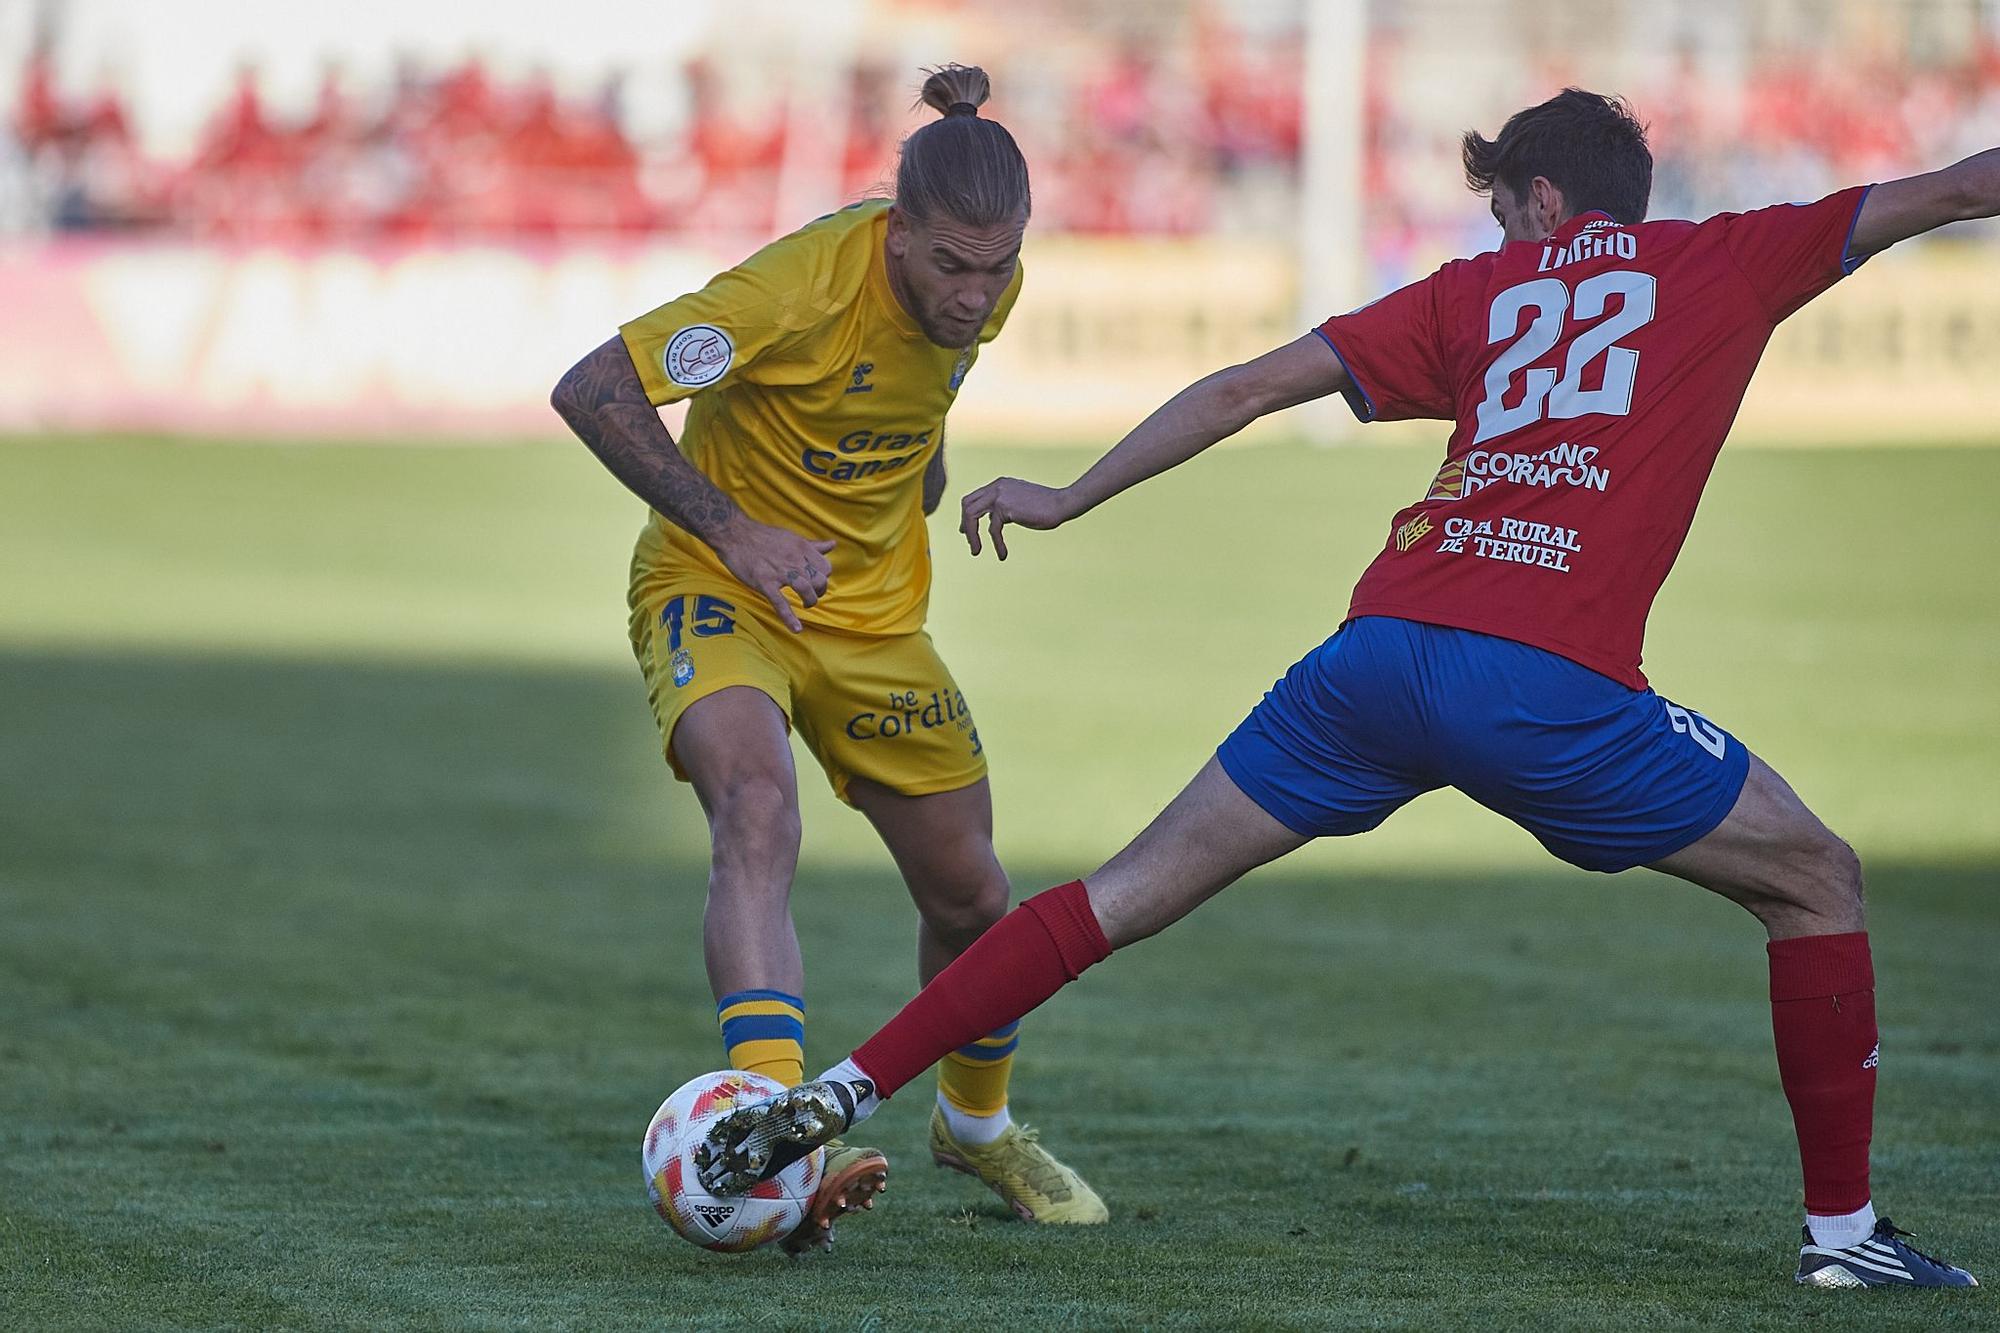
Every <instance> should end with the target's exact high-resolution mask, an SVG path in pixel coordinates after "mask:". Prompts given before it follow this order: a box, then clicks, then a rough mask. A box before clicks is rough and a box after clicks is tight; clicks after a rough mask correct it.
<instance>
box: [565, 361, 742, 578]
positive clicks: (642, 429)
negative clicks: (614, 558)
mask: <svg viewBox="0 0 2000 1333" xmlns="http://www.w3.org/2000/svg"><path fill="white" fill-rule="evenodd" d="M549 403H550V405H551V406H553V407H554V408H555V410H556V411H557V412H558V413H559V414H560V415H561V416H562V419H563V420H564V421H566V422H568V423H569V428H570V429H571V430H573V431H575V432H576V434H577V438H578V439H580V440H582V441H583V442H584V443H585V444H587V445H589V446H590V451H591V452H592V453H594V454H596V455H597V457H598V460H599V461H600V462H602V463H603V464H604V466H605V467H606V468H608V469H609V470H610V472H611V475H612V476H614V477H616V478H618V480H619V481H621V482H623V483H625V487H626V489H627V490H629V491H631V492H632V493H633V494H634V495H636V496H638V497H639V498H640V499H641V500H644V501H645V502H646V503H647V504H649V505H651V506H652V507H653V508H655V509H657V510H659V511H660V512H661V513H662V514H665V515H666V516H667V517H668V518H670V519H672V520H673V521H674V522H675V523H677V524H679V525H680V526H681V527H683V528H685V529H687V530H688V531H689V532H691V533H693V534H694V535H695V536H697V537H699V538H701V539H702V540H703V541H706V542H708V543H709V544H711V545H713V544H714V542H715V539H716V537H718V536H719V535H720V534H721V533H722V531H723V530H724V529H725V528H727V527H728V526H729V525H730V524H731V523H732V522H734V521H735V519H736V518H737V516H738V515H740V514H741V513H742V511H741V510H739V509H738V508H737V507H736V502H735V501H734V500H731V499H730V498H729V497H728V496H726V495H724V494H723V493H722V492H721V491H719V490H717V489H716V488H715V483H714V482H712V481H710V480H709V479H708V478H707V477H704V476H703V475H702V474H701V472H700V471H699V470H698V469H697V468H696V467H695V465H694V464H692V463H690V462H688V461H687V459H686V457H685V456H683V455H682V453H681V451H680V449H679V448H678V447H677V446H676V445H675V444H674V437H673V436H672V435H670V434H668V433H667V427H666V424H665V423H664V422H662V421H661V420H660V414H659V412H658V411H656V410H655V409H654V407H653V405H652V404H651V403H649V402H647V401H646V389H645V386H644V385H642V384H640V383H639V372H638V371H636V370H634V369H633V368H632V358H631V357H630V356H629V355H628V354H627V353H626V351H625V341H624V339H623V338H619V337H613V338H612V339H611V340H610V341H609V342H607V343H605V344H604V345H603V346H602V347H599V348H598V349H597V350H596V351H594V352H592V353H591V354H590V355H589V356H586V357H584V358H583V360H581V361H579V362H577V363H576V364H575V365H574V366H571V367H570V369H569V373H568V374H566V375H564V376H563V377H562V379H561V380H559V381H558V382H557V383H556V388H555V392H554V393H553V394H551V395H549Z"/></svg>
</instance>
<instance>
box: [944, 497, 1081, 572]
mask: <svg viewBox="0 0 2000 1333" xmlns="http://www.w3.org/2000/svg"><path fill="white" fill-rule="evenodd" d="M959 509H960V513H961V515H962V517H961V518H960V519H959V524H958V530H959V531H960V532H962V533H964V534H965V542H966V545H968V546H970V547H971V548H972V553H973V554H974V555H978V554H979V552H980V542H979V520H980V519H982V518H984V519H985V520H986V527H987V533H988V535H990V536H991V537H992V539H993V553H994V554H995V555H997V556H999V557H1000V558H1001V559H1002V560H1005V559H1006V558H1007V539H1006V538H1005V537H1003V536H1002V535H1001V530H1002V529H1003V528H1005V527H1006V526H1007V525H1008V524H1009V523H1018V524H1019V525H1020V526H1022V527H1024V528H1035V529H1038V530H1039V531H1042V532H1046V531H1048V530H1049V529H1050V528H1054V527H1060V526H1061V525H1062V524H1064V523H1067V522H1069V521H1070V520H1071V519H1073V518H1075V517H1076V506H1075V505H1074V504H1073V503H1072V502H1071V500H1070V496H1069V491H1068V490H1067V489H1060V490H1059V489H1057V488H1056V487H1053V486H1037V485H1036V484H1035V483H1034V482H1032V481H1022V480H1021V479H1020V478H1019V477H1001V478H1000V479H999V480H998V481H989V482H987V483H986V484H985V485H984V486H981V487H980V488H979V489H978V490H976V491H973V492H972V493H971V494H969V495H967V496H966V497H965V499H964V501H963V502H962V503H961V504H960V506H959Z"/></svg>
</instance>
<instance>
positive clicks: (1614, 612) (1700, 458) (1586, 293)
mask: <svg viewBox="0 0 2000 1333" xmlns="http://www.w3.org/2000/svg"><path fill="white" fill-rule="evenodd" d="M1866 194H1867V188H1866V187H1865V186H1857V187H1856V188H1854V189H1851V190H1843V191H1841V192H1840V193H1839V194H1835V195H1829V196H1828V197H1827V198H1825V199H1822V200H1820V201H1819V202H1818V203H1816V204H1780V205H1778V206H1776V207H1773V208H1762V209H1758V210H1757V211H1755V212H1752V213H1724V214H1721V215H1719V216H1716V217H1712V218H1710V219H1709V220H1708V221H1706V222H1701V223H1694V222H1642V223H1639V224H1638V225H1636V226H1630V227H1625V226H1620V225H1619V224H1618V223H1616V222H1613V221H1612V220H1611V219H1610V218H1609V217H1607V216H1605V215H1604V214H1602V213H1586V214H1583V215H1581V216H1579V217H1574V218H1571V219H1569V220H1568V221H1567V222H1565V223H1564V224H1563V225H1562V226H1561V227H1560V228H1559V229H1557V231H1556V233H1555V234H1554V235H1553V236H1551V237H1549V238H1548V239H1547V240H1546V241H1539V242H1534V241H1515V242H1513V243H1511V244H1508V245H1505V246H1503V247H1502V248H1501V249H1500V250H1498V251H1496V252H1494V253H1491V254H1484V255H1480V256H1479V257H1478V258H1476V259H1461V260H1456V261H1454V262H1452V263H1449V264H1446V265H1445V266H1444V267H1443V268H1441V269H1439V270H1438V271H1437V272H1436V273H1433V274H1432V275H1431V276H1430V277H1428V278H1425V279H1423V280H1422V281H1420V282H1415V283H1412V284H1411V285H1409V286H1408V287H1404V288H1402V289H1400V290H1398V291H1395V292H1391V293H1390V294H1389V295H1387V296H1385V297H1383V298H1382V299H1381V300H1379V301H1376V302H1374V303H1373V304H1372V305H1366V306H1363V307H1362V308H1361V309H1359V310H1356V311H1355V312H1353V313H1352V314H1348V315H1340V316H1336V317H1335V318H1333V319H1329V320H1328V321H1327V322H1326V323H1325V324H1322V325H1321V326H1320V327H1319V329H1318V330H1317V331H1318V333H1319V335H1320V336H1321V337H1322V338H1324V339H1326V341H1327V344H1328V346H1330V347H1332V348H1333V350H1334V354H1335V355H1336V356H1338V357H1339V358H1340V360H1341V363H1342V364H1343V365H1344V366H1346V367H1347V372H1348V375H1349V377H1350V378H1351V379H1352V380H1353V387H1352V388H1351V389H1349V390H1348V391H1347V400H1348V403H1349V405H1350V406H1351V407H1352V408H1353V409H1354V413H1355V415H1356V416H1358V417H1360V418H1361V419H1362V420H1363V421H1376V420H1381V421H1397V420H1406V419H1411V418H1432V419H1437V420H1448V421H1454V422H1456V423H1457V426H1456V428H1455V429H1454V430H1453V431H1452V433H1451V440H1450V442H1449V443H1448V444H1447V445H1446V446H1445V461H1444V466H1443V467H1441V468H1439V469H1438V473H1437V477H1436V479H1435V480H1433V481H1432V482H1431V487H1430V492H1429V494H1427V495H1426V496H1425V497H1424V498H1423V499H1422V500H1421V501H1419V502H1418V503H1416V504H1414V505H1411V506H1410V507H1409V508H1407V509H1404V510H1402V511H1401V512H1399V513H1398V514H1397V515H1396V518H1395V521H1394V522H1393V523H1391V524H1390V532H1389V538H1388V541H1387V542H1386V543H1385V544H1384V546H1383V548H1382V553H1381V554H1380V555H1379V556H1377V557H1376V558H1375V562H1374V563H1373V564H1371V565H1370V566H1369V567H1368V570H1367V572H1366V573H1364V574H1363V575H1362V576H1361V582H1360V583H1359V584H1357V585H1356V586H1355V589H1354V600H1353V603H1352V605H1351V606H1350V607H1349V610H1348V615H1349V617H1350V618H1351V617H1354V616H1367V615H1379V616H1397V617H1400V618H1402V619H1405V620H1417V621H1423V622H1425V623H1427V624H1433V625H1450V626H1455V627H1457V628H1460V629H1469V630H1477V631H1479V632H1481V633H1484V634H1493V635H1497V636H1499V637H1501V638H1507V639H1514V640H1517V641H1519V642H1521V643H1527V644H1533V645H1534V646H1536V647H1538V648H1545V649H1547V650H1548V651H1550V652H1553V653H1560V654H1561V655H1562V656H1564V657H1567V658H1569V659H1570V660H1571V661H1574V662H1578V663H1581V664H1582V665H1584V666H1587V667H1589V668H1590V669H1591V670H1593V671H1598V672H1601V673H1603V674H1604V675H1607V676H1610V677H1611V678H1612V679H1614V680H1618V681H1622V682H1624V683H1625V684H1627V685H1629V686H1631V687H1632V688H1634V689H1641V688H1644V686H1645V683H1646V678H1645V676H1644V675H1642V674H1641V673H1640V671H1639V655H1640V645H1641V641H1642V640H1643V638H1644V636H1645V629H1646V615H1647V613H1648V612H1649V611H1650V610H1651V609H1652V605H1653V597H1654V595H1655V594H1657V593H1658V592H1659V590H1660V584H1661V583H1662V582H1664V581H1665V580H1666V577H1667V571H1668V570H1669V569H1670V568H1672V567H1673V563H1674V557H1675V556H1676V555H1678V554H1679V553H1680V549H1681V543H1682V542H1683V541H1685V540H1686V538H1687V531H1688V526H1689V524H1691V523H1692V522H1693V521H1694V511H1695V505H1696V504H1697V503H1698V502H1699V501H1700V499H1701V490H1702V487H1703V485H1704V484H1706V482H1707V481H1708V474H1709V470H1710V468H1711V467H1713V466H1714V463H1715V456H1716V454H1717V453H1718V452H1720V451H1721V448H1722V441H1723V437H1724V436H1726V435H1728V433H1729V426H1730V423H1731V422H1732V421H1734V420H1735V418H1736V409H1737V407H1738V406H1739V405H1740V404H1741V403H1742V401H1743V394H1744V391H1745V390H1746V389H1748V388H1749V385H1750V376H1751V374H1752V373H1753V372H1754V371H1755V370H1756V369H1757V361H1758V358H1759V357H1761V356H1762V355H1763V352H1764V345H1765V343H1766V342H1768V341H1769V340H1770V337H1771V331H1772V330H1773V329H1775V328H1776V327H1777V325H1778V322H1779V321H1780V320H1782V319H1784V318H1785V317H1786V316H1788V315H1790V314H1791V313H1792V312H1793V311H1795V310H1797V309H1798V308H1799V307H1801V306H1803V305H1804V304H1805V303H1806V302H1807V301H1810V300H1811V299H1812V298H1813V297H1815V296H1817V295H1819V293H1821V292H1823V291H1825V290H1826V289H1827V288H1828V287H1831V286H1832V285H1833V284H1834V283H1835V282H1837V281H1839V280H1840V278H1841V277H1842V276H1843V275H1845V274H1847V273H1850V272H1852V271H1853V270H1854V268H1855V267H1856V266H1857V264H1858V263H1859V261H1858V260H1851V259H1849V258H1848V255H1847V246H1848V239H1849V237H1850V236H1851V235H1852V233H1853V229H1854V221H1855V218H1856V216H1857V215H1858V214H1859V212H1860V208H1861V200H1862V198H1863V197H1864V196H1865V195H1866Z"/></svg>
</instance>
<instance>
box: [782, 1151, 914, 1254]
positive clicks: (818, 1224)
mask: <svg viewBox="0 0 2000 1333" xmlns="http://www.w3.org/2000/svg"><path fill="white" fill-rule="evenodd" d="M822 1171H823V1173H824V1174H822V1175H821V1176H820V1181H819V1188H818V1189H817V1190H815V1191H814V1192H813V1201H812V1207H811V1208H808V1209H807V1210H806V1215H805V1217H804V1218H803V1219H802V1220H801V1221H800V1222H799V1225H798V1226H797V1228H796V1229H794V1230H793V1232H792V1234H791V1235H789V1236H787V1237H785V1239H784V1248H785V1253H787V1254H793V1255H798V1254H804V1253H806V1252H807V1251H809V1250H818V1249H828V1250H830V1249H832V1248H833V1224H834V1223H835V1222H836V1221H838V1220H839V1219H840V1218H842V1217H844V1216H845V1215H847V1214H848V1213H851V1212H854V1211H856V1210H857V1209H866V1208H873V1207H874V1206H875V1196H876V1195H878V1194H880V1193H882V1191H884V1190H886V1189H888V1188H889V1160H888V1159H887V1158H886V1157H884V1156H882V1154H881V1153H879V1152H877V1151H876V1150H875V1149H873V1148H856V1147H852V1146H850V1145H848V1144H845V1143H842V1142H841V1141H840V1140H838V1139H835V1140H834V1141H833V1142H831V1143H829V1144H827V1145H826V1165H825V1166H824V1167H823V1168H822Z"/></svg>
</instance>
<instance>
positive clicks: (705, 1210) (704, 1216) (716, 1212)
mask: <svg viewBox="0 0 2000 1333" xmlns="http://www.w3.org/2000/svg"><path fill="white" fill-rule="evenodd" d="M694 1210H695V1212H697V1213H699V1214H701V1220H702V1221H704V1222H706V1223H708V1224H709V1225H710V1226H712V1227H719V1226H721V1225H722V1224H723V1223H724V1222H727V1221H728V1220H729V1215H730V1214H731V1213H733V1212H735V1211H736V1207H735V1205H734V1204H730V1205H725V1206H717V1205H714V1204H699V1203H698V1204H696V1205H695V1206H694Z"/></svg>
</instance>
